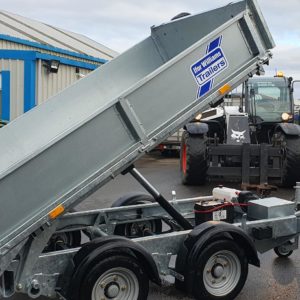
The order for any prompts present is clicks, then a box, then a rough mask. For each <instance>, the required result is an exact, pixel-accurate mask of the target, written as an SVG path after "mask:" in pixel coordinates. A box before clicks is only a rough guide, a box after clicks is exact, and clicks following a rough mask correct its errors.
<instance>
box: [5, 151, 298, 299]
mask: <svg viewBox="0 0 300 300" xmlns="http://www.w3.org/2000/svg"><path fill="white" fill-rule="evenodd" d="M136 167H137V168H138V169H139V171H140V172H141V173H142V174H143V175H144V176H145V177H146V178H147V179H148V180H149V181H150V182H151V183H152V184H153V185H154V186H155V187H156V188H157V189H158V190H159V191H160V192H161V193H162V194H163V195H164V196H165V197H166V198H168V199H171V191H172V190H175V191H176V193H177V198H187V197H196V196H201V195H210V194H211V190H212V188H213V187H214V186H216V185H217V184H220V183H221V182H219V183H218V182H214V183H209V184H207V185H206V186H198V187H190V186H183V185H181V182H180V177H179V160H178V158H165V157H162V156H160V155H159V154H158V153H154V154H151V155H147V156H144V157H143V158H142V159H141V160H139V161H138V162H137V163H136ZM224 185H226V186H230V187H234V188H239V185H237V184H234V183H230V184H229V183H227V184H224ZM134 191H142V192H144V190H143V188H142V187H140V185H139V184H138V183H137V182H136V181H135V180H134V179H133V178H132V177H131V175H129V174H128V175H126V176H122V175H120V176H118V177H117V178H116V179H114V180H112V181H111V182H109V183H108V184H106V185H105V186H104V187H102V188H101V189H99V190H98V191H97V192H96V193H94V194H93V195H92V196H90V197H89V198H88V199H86V200H85V201H84V202H83V203H81V204H80V205H79V206H78V207H77V209H78V210H84V209H95V208H103V207H109V206H110V205H111V204H112V203H113V201H115V200H117V199H118V198H119V197H121V196H122V195H124V194H127V193H129V192H134ZM293 194H294V192H293V190H292V189H279V190H278V191H276V192H273V193H272V195H273V196H276V197H281V198H284V199H291V198H293ZM260 259H261V268H256V267H252V266H250V268H249V275H248V280H247V282H246V284H245V287H244V289H243V290H242V292H241V293H240V295H239V296H238V297H237V298H236V299H237V300H271V299H272V300H296V299H299V300H300V288H299V286H300V251H296V252H294V253H293V254H292V256H291V257H290V258H287V259H280V258H277V256H276V255H275V253H274V252H273V251H269V252H267V253H265V254H263V255H260ZM10 299H11V300H29V298H27V297H25V296H21V295H17V296H14V297H12V298H10ZM38 299H39V300H46V298H43V297H40V298H38ZM148 299H150V300H159V299H164V300H188V299H192V298H189V297H186V296H185V295H184V294H182V293H181V292H180V291H178V290H176V289H175V288H173V287H168V288H163V289H162V288H158V287H156V286H154V285H151V288H150V294H149V297H148Z"/></svg>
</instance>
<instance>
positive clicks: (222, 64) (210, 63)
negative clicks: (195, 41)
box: [191, 36, 228, 98]
mask: <svg viewBox="0 0 300 300" xmlns="http://www.w3.org/2000/svg"><path fill="white" fill-rule="evenodd" d="M221 43H222V36H219V37H218V38H216V39H215V40H213V41H212V42H211V43H210V44H209V45H208V46H207V49H206V55H205V56H204V57H203V58H201V59H200V60H198V61H197V62H195V63H194V64H193V65H192V66H191V71H192V73H193V75H194V77H195V79H196V82H197V84H198V86H199V88H198V92H197V98H200V97H202V96H203V95H205V94H206V93H207V92H209V91H210V90H211V89H212V87H213V83H214V79H215V77H216V76H217V75H218V74H220V73H221V72H223V71H224V70H225V69H227V67H228V62H227V59H226V57H225V55H224V53H223V51H222V49H221Z"/></svg>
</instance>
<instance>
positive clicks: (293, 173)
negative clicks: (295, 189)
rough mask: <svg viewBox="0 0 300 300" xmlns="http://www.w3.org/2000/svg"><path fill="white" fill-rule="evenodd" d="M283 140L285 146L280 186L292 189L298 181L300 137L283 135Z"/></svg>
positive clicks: (299, 173) (299, 177)
mask: <svg viewBox="0 0 300 300" xmlns="http://www.w3.org/2000/svg"><path fill="white" fill-rule="evenodd" d="M283 139H284V141H285V144H286V146H285V160H284V163H283V178H282V179H283V180H282V185H283V186H285V187H292V186H294V185H296V182H299V181H300V172H299V170H300V136H292V135H289V136H288V135H283Z"/></svg>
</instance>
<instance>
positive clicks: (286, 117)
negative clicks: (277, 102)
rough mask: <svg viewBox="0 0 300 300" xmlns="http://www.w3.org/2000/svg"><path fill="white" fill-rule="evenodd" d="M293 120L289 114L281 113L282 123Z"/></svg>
mask: <svg viewBox="0 0 300 300" xmlns="http://www.w3.org/2000/svg"><path fill="white" fill-rule="evenodd" d="M292 118H293V116H292V115H291V114H289V113H283V114H282V115H281V119H282V121H284V122H286V121H288V120H291V119H292Z"/></svg>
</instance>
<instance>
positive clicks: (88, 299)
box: [79, 255, 149, 300]
mask: <svg viewBox="0 0 300 300" xmlns="http://www.w3.org/2000/svg"><path fill="white" fill-rule="evenodd" d="M148 292H149V279H148V276H147V275H146V273H145V272H144V270H143V269H142V268H141V266H140V264H139V262H138V261H137V260H136V259H135V258H133V257H131V256H127V255H114V256H111V257H108V258H105V259H103V260H101V261H100V262H99V263H98V264H96V265H95V266H94V267H93V268H92V269H91V270H90V271H89V272H88V273H87V274H86V277H85V279H84V280H83V281H82V283H81V286H80V298H79V299H80V300H100V299H115V300H145V299H147V296H148Z"/></svg>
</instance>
